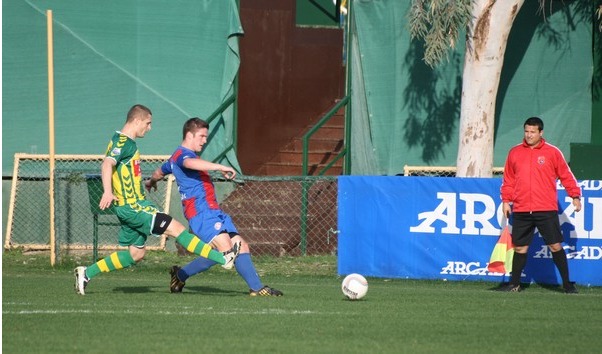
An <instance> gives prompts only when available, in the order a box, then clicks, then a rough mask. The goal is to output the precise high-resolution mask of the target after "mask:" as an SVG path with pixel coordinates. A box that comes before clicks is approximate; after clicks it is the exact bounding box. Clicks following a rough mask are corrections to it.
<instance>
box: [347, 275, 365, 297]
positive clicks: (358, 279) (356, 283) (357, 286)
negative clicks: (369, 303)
mask: <svg viewBox="0 0 602 354" xmlns="http://www.w3.org/2000/svg"><path fill="white" fill-rule="evenodd" d="M341 290H343V294H345V296H347V298H348V299H349V300H359V299H361V298H363V297H364V296H366V293H367V292H368V281H367V280H366V278H364V277H363V276H362V275H361V274H357V273H352V274H349V275H348V276H346V277H345V279H343V284H341Z"/></svg>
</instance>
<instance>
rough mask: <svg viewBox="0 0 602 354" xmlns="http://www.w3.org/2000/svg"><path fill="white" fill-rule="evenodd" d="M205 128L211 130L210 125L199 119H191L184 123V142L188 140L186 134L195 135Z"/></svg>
mask: <svg viewBox="0 0 602 354" xmlns="http://www.w3.org/2000/svg"><path fill="white" fill-rule="evenodd" d="M203 128H207V129H209V123H207V122H205V121H204V120H202V119H201V118H199V117H194V118H190V119H189V120H187V121H186V123H184V127H183V128H182V140H184V139H186V133H188V132H191V133H194V132H196V131H197V130H200V129H203Z"/></svg>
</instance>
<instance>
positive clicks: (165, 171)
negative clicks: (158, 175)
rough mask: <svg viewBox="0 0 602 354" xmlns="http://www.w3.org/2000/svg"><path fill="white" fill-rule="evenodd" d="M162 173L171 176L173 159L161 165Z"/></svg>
mask: <svg viewBox="0 0 602 354" xmlns="http://www.w3.org/2000/svg"><path fill="white" fill-rule="evenodd" d="M161 172H163V174H164V175H170V174H171V159H170V160H167V161H165V162H164V163H163V165H161Z"/></svg>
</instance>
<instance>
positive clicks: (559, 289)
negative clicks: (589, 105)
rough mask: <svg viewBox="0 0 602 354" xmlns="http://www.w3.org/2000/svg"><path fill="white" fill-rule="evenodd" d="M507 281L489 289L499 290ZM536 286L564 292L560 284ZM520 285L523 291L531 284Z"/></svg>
mask: <svg viewBox="0 0 602 354" xmlns="http://www.w3.org/2000/svg"><path fill="white" fill-rule="evenodd" d="M508 284H509V283H500V284H498V285H496V286H494V287H493V288H489V290H491V291H499V289H500V288H503V287H505V286H507V285H508ZM537 286H539V287H541V288H543V289H546V290H549V291H552V292H556V293H564V289H563V288H562V287H561V286H558V285H555V284H539V283H538V284H537ZM520 287H521V291H525V290H527V289H529V288H530V287H531V284H529V283H521V284H520Z"/></svg>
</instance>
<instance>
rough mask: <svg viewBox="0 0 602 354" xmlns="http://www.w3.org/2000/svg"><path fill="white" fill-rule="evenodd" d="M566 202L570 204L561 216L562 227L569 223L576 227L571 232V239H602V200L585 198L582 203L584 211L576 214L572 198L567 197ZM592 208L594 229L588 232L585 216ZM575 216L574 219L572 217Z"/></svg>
mask: <svg viewBox="0 0 602 354" xmlns="http://www.w3.org/2000/svg"><path fill="white" fill-rule="evenodd" d="M564 201H565V202H566V203H568V207H567V208H566V209H564V210H563V211H562V214H560V216H559V218H560V225H563V224H565V223H569V224H571V225H573V226H574V227H575V229H574V230H571V232H570V237H571V238H589V239H602V198H597V197H589V198H584V199H583V201H582V202H581V205H582V207H583V210H581V212H579V213H575V207H574V206H573V204H572V201H573V200H572V198H571V197H569V196H567V197H565V198H564ZM590 208H591V215H592V229H591V231H588V230H586V229H585V214H586V213H588V211H589V209H590ZM571 215H574V217H571Z"/></svg>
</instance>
